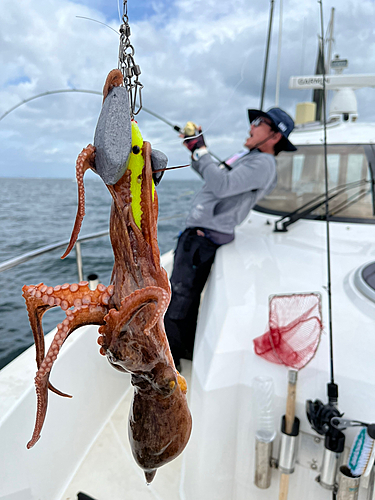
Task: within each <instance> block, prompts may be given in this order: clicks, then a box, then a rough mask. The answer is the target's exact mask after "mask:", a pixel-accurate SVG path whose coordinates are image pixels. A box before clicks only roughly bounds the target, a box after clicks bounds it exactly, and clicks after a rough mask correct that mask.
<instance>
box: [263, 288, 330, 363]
mask: <svg viewBox="0 0 375 500" xmlns="http://www.w3.org/2000/svg"><path fill="white" fill-rule="evenodd" d="M269 306H270V310H269V330H268V331H267V332H266V333H264V334H263V335H261V336H260V337H257V338H256V339H254V350H255V353H256V354H258V356H261V357H262V358H264V359H266V360H267V361H271V363H277V364H280V365H285V366H288V367H289V368H294V369H296V370H300V369H301V368H303V367H304V366H305V365H306V364H307V363H308V362H309V361H310V360H311V359H312V358H313V357H314V354H315V351H316V349H317V348H318V345H319V340H320V334H321V331H322V314H321V297H320V295H319V294H318V293H300V294H291V295H275V296H273V297H271V298H270V304H269Z"/></svg>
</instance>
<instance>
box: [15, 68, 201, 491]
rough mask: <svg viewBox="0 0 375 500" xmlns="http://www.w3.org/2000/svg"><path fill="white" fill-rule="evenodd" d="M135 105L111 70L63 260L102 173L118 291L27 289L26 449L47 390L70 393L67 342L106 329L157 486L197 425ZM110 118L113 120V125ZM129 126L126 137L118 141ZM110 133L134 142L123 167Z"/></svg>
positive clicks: (135, 449) (79, 175)
mask: <svg viewBox="0 0 375 500" xmlns="http://www.w3.org/2000/svg"><path fill="white" fill-rule="evenodd" d="M113 97H114V98H113ZM121 103H122V104H121ZM123 103H127V108H126V106H125V108H121V109H118V106H119V105H120V104H121V105H123ZM128 106H129V104H128V97H127V91H126V89H125V88H124V87H123V77H122V74H121V71H119V70H112V71H111V72H110V73H109V75H108V77H107V80H106V82H105V85H104V89H103V107H102V111H101V115H100V117H99V121H98V125H97V130H96V133H95V142H94V144H95V145H91V144H89V145H88V146H87V147H86V148H84V149H83V150H82V152H81V153H80V154H79V155H78V158H77V161H76V179H77V186H78V207H77V214H76V219H75V222H74V225H73V230H72V233H71V238H70V242H69V244H68V247H67V249H66V251H65V252H64V255H63V256H62V258H64V257H66V256H67V255H68V254H69V252H70V251H71V250H72V248H73V246H74V244H75V242H76V241H77V238H78V235H79V232H80V229H81V225H82V220H83V217H84V215H85V189H84V183H83V177H84V174H85V172H86V171H87V170H88V169H91V170H93V171H94V172H95V173H97V174H98V175H100V177H102V179H103V181H104V182H105V185H106V187H107V188H108V191H109V193H110V195H111V197H112V208H111V215H110V239H111V245H112V249H113V255H114V267H113V271H112V276H111V281H110V284H109V286H106V285H104V284H103V283H99V284H98V285H97V287H96V289H95V290H90V288H89V286H88V282H87V281H81V282H79V283H71V284H69V283H64V284H63V285H57V286H54V287H52V286H49V285H46V284H44V283H39V284H38V285H30V286H26V285H25V286H24V287H23V296H24V298H25V301H26V306H27V311H28V315H29V321H30V325H31V329H32V332H33V335H34V340H35V347H36V361H37V368H38V371H37V374H36V377H35V387H36V394H37V412H36V420H35V426H34V431H33V434H32V437H31V440H30V441H29V443H28V444H27V448H31V447H32V446H34V445H35V443H36V442H37V441H38V440H39V438H40V435H41V432H42V428H43V424H44V421H45V418H46V412H47V405H48V390H52V391H53V392H55V393H57V394H59V395H61V396H66V397H71V396H68V395H67V394H64V393H62V392H60V391H58V390H56V389H55V388H54V387H53V386H52V385H51V384H50V382H49V377H50V374H51V371H52V369H53V365H54V363H55V362H58V356H59V352H60V350H61V349H62V348H63V345H64V342H65V340H66V339H67V338H68V337H69V335H71V334H72V333H73V332H74V331H75V330H76V329H77V328H79V327H80V326H83V325H89V324H94V325H98V327H99V328H98V334H99V335H98V339H97V343H98V344H99V346H100V348H99V353H100V354H101V355H103V356H106V357H107V360H108V361H109V363H110V364H111V365H112V366H113V367H114V368H116V369H117V370H119V371H121V372H127V373H130V374H131V383H132V385H133V387H134V397H133V402H132V407H131V411H130V415H129V424H128V428H129V440H130V444H131V448H132V453H133V456H134V459H135V461H136V462H137V464H138V465H139V466H140V467H141V468H142V469H143V471H144V474H145V479H146V482H147V483H148V484H149V483H151V481H152V480H153V479H154V477H155V474H156V471H157V469H158V468H159V467H161V466H162V465H164V464H166V463H168V462H170V461H171V460H173V459H174V458H175V457H177V456H178V455H179V454H180V453H181V452H182V451H183V450H184V448H185V446H186V444H187V442H188V440H189V437H190V433H191V427H192V420H191V415H190V411H189V408H188V405H187V399H186V392H187V384H186V380H185V379H184V377H182V375H180V374H179V373H178V371H177V370H176V367H175V365H174V362H173V358H172V354H171V352H170V349H169V345H168V340H167V337H166V334H165V330H164V323H163V317H164V313H165V311H166V309H167V307H168V304H169V301H170V294H171V291H170V286H169V281H168V277H167V274H166V272H165V270H164V269H163V268H162V267H161V265H160V252H159V247H158V242H157V217H158V199H157V193H156V191H155V185H154V181H153V171H152V162H151V152H152V150H151V145H150V144H149V143H148V142H144V141H143V139H142V136H141V134H140V131H139V128H138V125H137V123H136V122H135V121H134V120H133V121H131V122H130V116H129V127H128V126H127V125H126V123H125V125H124V116H125V115H126V113H127V112H129V107H128ZM108 113H109V114H110V116H111V120H109V121H107V120H106V117H107V115H106V114H108ZM116 113H117V114H116ZM117 116H118V120H117ZM122 126H123V127H124V128H123V132H121V133H123V136H121V134H120V135H116V134H118V130H117V129H118V128H119V127H120V128H121V127H122ZM111 127H117V128H116V129H115V130H113V129H111ZM111 134H112V135H111ZM106 135H109V136H110V137H112V136H114V137H120V140H119V145H120V150H121V151H122V149H121V148H122V145H123V144H125V146H126V147H125V149H124V150H126V151H127V153H126V157H125V158H122V159H121V161H119V162H118V163H117V162H116V163H115V164H111V162H108V161H107V158H113V155H112V156H111V154H112V153H113V152H112V151H109V154H107V153H108V151H107V150H106V148H107V142H106V141H105V140H103V138H104V139H105V137H106ZM112 138H113V137H112ZM109 142H111V141H109ZM112 142H113V141H112ZM110 147H113V146H110ZM121 154H122V153H121ZM159 154H161V155H162V153H160V152H159ZM103 158H104V160H103ZM108 179H109V180H110V181H111V182H108V181H107V180H108ZM52 307H60V308H61V309H62V310H64V311H65V313H66V318H65V319H64V320H63V321H62V322H61V323H60V324H58V325H57V331H56V333H55V335H54V338H53V340H52V343H51V346H50V348H49V349H48V351H47V353H45V346H44V333H43V328H42V317H43V315H44V313H45V312H46V311H48V310H49V309H51V308H52Z"/></svg>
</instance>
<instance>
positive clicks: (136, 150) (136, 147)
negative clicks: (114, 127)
mask: <svg viewBox="0 0 375 500" xmlns="http://www.w3.org/2000/svg"><path fill="white" fill-rule="evenodd" d="M132 151H133V153H134V154H135V155H138V154H139V153H140V152H141V148H140V147H139V146H133V148H132Z"/></svg>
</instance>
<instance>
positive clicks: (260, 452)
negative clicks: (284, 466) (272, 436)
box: [254, 438, 273, 490]
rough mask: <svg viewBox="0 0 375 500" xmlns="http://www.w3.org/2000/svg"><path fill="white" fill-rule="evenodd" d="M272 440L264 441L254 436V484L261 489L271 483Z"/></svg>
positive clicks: (264, 488)
mask: <svg viewBox="0 0 375 500" xmlns="http://www.w3.org/2000/svg"><path fill="white" fill-rule="evenodd" d="M272 445H273V441H270V442H268V443H265V442H264V441H261V440H260V439H258V438H255V477H254V484H255V486H257V487H258V488H260V489H262V490H266V489H267V488H269V487H270V485H271V476H272V469H271V458H272Z"/></svg>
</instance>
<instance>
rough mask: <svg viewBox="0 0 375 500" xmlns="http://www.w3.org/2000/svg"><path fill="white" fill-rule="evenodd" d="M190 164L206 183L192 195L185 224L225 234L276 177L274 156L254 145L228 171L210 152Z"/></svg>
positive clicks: (272, 185)
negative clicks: (255, 147)
mask: <svg viewBox="0 0 375 500" xmlns="http://www.w3.org/2000/svg"><path fill="white" fill-rule="evenodd" d="M192 167H193V169H194V170H196V172H198V174H199V175H200V176H201V177H202V178H203V180H204V181H205V184H204V186H203V188H202V189H201V190H200V191H199V193H198V194H197V195H196V196H195V198H194V201H193V206H192V209H191V210H190V213H189V215H188V218H187V220H186V226H187V227H202V228H205V229H211V230H213V231H218V232H220V233H225V234H233V233H234V228H235V226H237V225H238V224H240V223H241V222H242V221H243V220H244V219H245V217H246V216H247V214H248V213H249V212H250V210H251V209H252V208H253V206H254V205H256V203H257V201H258V200H260V199H261V198H263V197H264V196H266V195H267V194H269V193H270V192H271V191H272V190H273V189H274V188H275V186H276V181H277V177H276V161H275V157H274V156H273V155H271V154H268V153H261V152H260V151H259V150H257V149H254V150H252V151H249V152H248V153H247V154H245V155H244V156H242V157H240V158H239V159H238V160H236V161H234V162H233V163H232V164H231V167H232V170H230V171H229V170H227V169H222V168H219V166H218V164H217V163H216V162H215V161H214V160H213V159H212V158H211V156H210V155H209V154H206V155H203V156H201V157H200V158H199V160H198V161H193V162H192Z"/></svg>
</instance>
